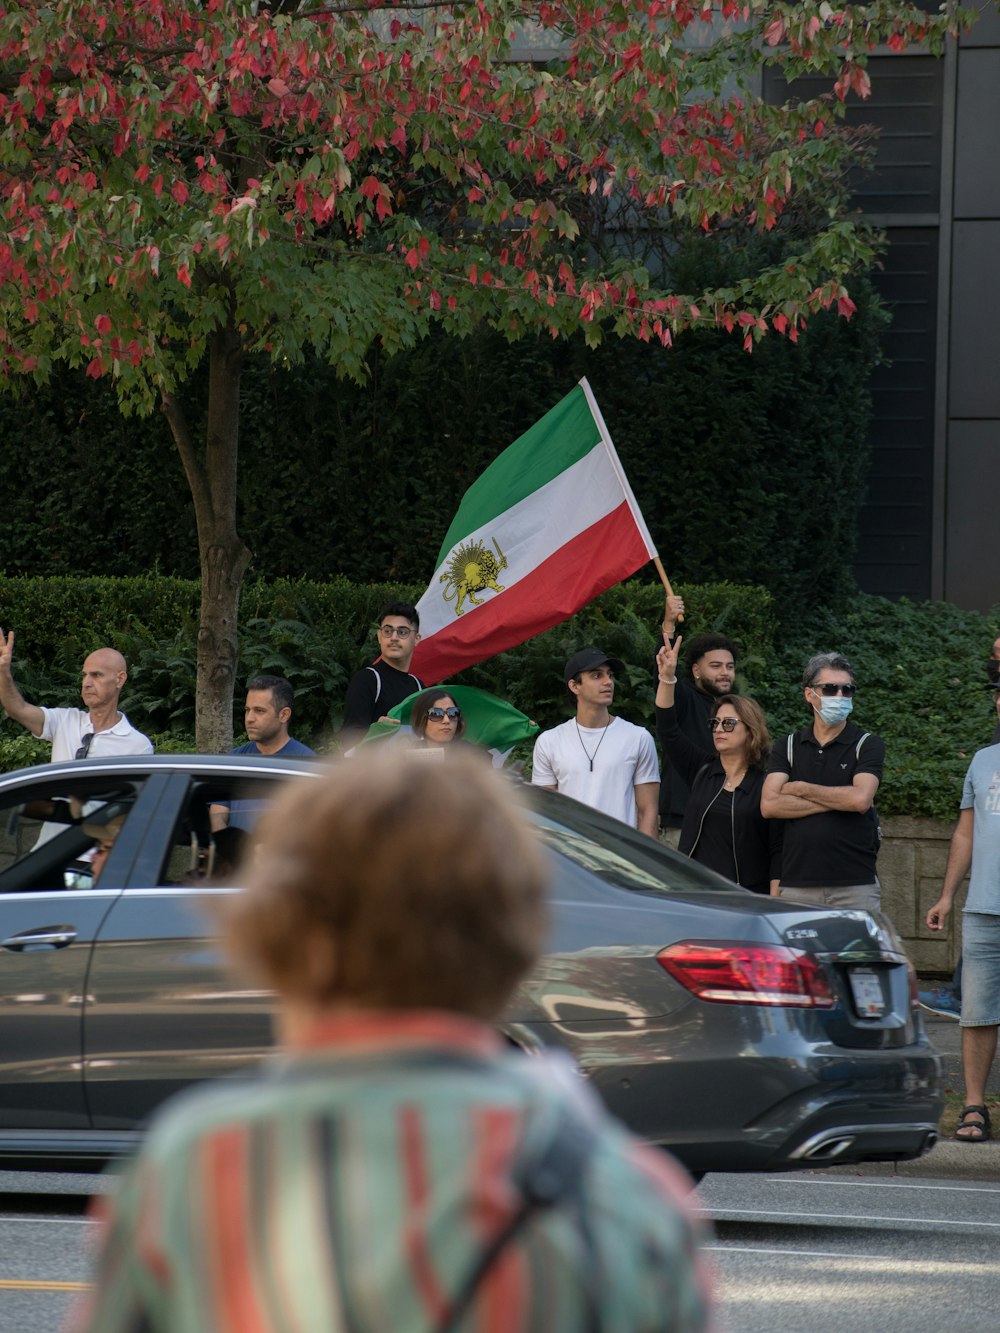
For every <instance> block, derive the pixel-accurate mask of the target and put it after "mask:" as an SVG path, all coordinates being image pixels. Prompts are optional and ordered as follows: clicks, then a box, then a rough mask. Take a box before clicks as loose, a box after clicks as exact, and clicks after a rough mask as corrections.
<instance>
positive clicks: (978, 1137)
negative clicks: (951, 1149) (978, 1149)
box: [955, 1106, 993, 1143]
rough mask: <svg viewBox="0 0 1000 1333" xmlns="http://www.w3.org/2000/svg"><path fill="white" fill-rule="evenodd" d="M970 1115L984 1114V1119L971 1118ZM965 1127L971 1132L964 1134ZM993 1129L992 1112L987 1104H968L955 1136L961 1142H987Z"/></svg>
mask: <svg viewBox="0 0 1000 1333" xmlns="http://www.w3.org/2000/svg"><path fill="white" fill-rule="evenodd" d="M970 1115H979V1116H982V1120H969V1119H968V1118H967V1117H968V1116H970ZM963 1129H967V1130H968V1131H969V1133H968V1134H963V1133H962V1130H963ZM992 1129H993V1126H992V1125H991V1124H990V1113H989V1111H988V1110H987V1109H986V1107H985V1106H966V1107H964V1108H963V1110H962V1115H961V1118H960V1119H959V1122H958V1128H957V1129H956V1130H955V1138H956V1139H957V1140H958V1142H959V1143H985V1142H986V1140H987V1139H988V1138H990V1137H991V1133H992Z"/></svg>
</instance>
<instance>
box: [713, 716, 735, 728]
mask: <svg viewBox="0 0 1000 1333" xmlns="http://www.w3.org/2000/svg"><path fill="white" fill-rule="evenodd" d="M740 721H741V719H740V718H738V717H713V718H712V720H711V721H710V722H709V724H708V729H709V731H717V730H718V728H719V727H721V728H722V730H723V731H735V730H736V727H737V725H738V723H739V722H740Z"/></svg>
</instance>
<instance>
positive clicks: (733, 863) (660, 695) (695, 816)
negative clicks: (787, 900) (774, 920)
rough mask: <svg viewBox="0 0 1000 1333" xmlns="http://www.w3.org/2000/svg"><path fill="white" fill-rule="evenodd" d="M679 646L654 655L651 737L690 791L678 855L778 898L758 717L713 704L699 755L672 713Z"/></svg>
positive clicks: (729, 698) (737, 702) (742, 703)
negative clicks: (763, 805)
mask: <svg viewBox="0 0 1000 1333" xmlns="http://www.w3.org/2000/svg"><path fill="white" fill-rule="evenodd" d="M680 645H681V639H680V638H678V639H677V640H676V642H675V643H674V645H673V647H672V648H671V647H663V648H661V649H660V651H659V653H658V654H657V656H656V665H657V671H658V676H659V683H658V685H657V690H656V734H657V737H658V739H659V741H660V745H661V746H662V747H663V751H664V753H665V754H666V755H669V757H670V762H671V764H672V765H673V766H674V768H676V769H677V771H678V772H679V773H680V775H681V777H682V778H683V779H684V781H685V782H686V783H687V784H688V786H689V787H690V788H691V795H690V797H689V798H688V803H687V809H686V810H685V812H684V823H683V826H682V828H681V837H680V843H679V850H680V851H681V852H683V853H684V854H685V855H686V856H690V857H691V859H692V860H693V861H697V862H698V863H699V864H700V865H703V866H707V867H708V868H709V869H710V870H715V871H717V872H718V874H720V875H724V876H725V877H726V879H731V880H733V882H734V883H736V884H741V885H742V886H743V887H744V888H746V889H750V890H752V891H753V892H754V893H777V891H778V881H779V879H780V876H781V834H782V828H783V825H782V822H781V820H780V819H764V817H763V816H762V815H761V813H760V790H761V787H762V786H763V785H764V777H765V770H764V765H765V764H766V762H767V756H768V755H769V753H770V750H771V738H770V736H769V735H768V732H767V722H766V720H765V718H764V713H763V710H762V709H761V707H760V704H758V703H757V702H756V701H755V700H753V699H748V698H746V697H745V696H743V695H740V694H726V695H723V696H722V697H721V698H719V699H717V700H715V704H714V711H713V716H712V718H711V720H710V722H709V724H708V725H709V727H710V728H711V730H710V731H709V732H707V734H706V736H705V746H704V748H701V747H699V746H697V745H695V744H693V743H692V742H691V741H690V740H688V738H687V737H686V736H685V735H684V734H683V733H682V732H681V730H680V728H679V727H678V725H677V718H676V713H675V710H674V687H675V686H676V684H677V654H678V651H679V649H680Z"/></svg>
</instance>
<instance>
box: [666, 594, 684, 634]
mask: <svg viewBox="0 0 1000 1333" xmlns="http://www.w3.org/2000/svg"><path fill="white" fill-rule="evenodd" d="M683 619H684V598H683V597H677V596H675V595H674V594H673V593H672V592H671V593H667V599H666V602H665V604H664V607H663V638H664V641H666V640H667V639H669V638H670V637H671V636H672V634H673V632H674V626H675V625H676V624H677V621H678V620H683Z"/></svg>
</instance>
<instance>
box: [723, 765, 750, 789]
mask: <svg viewBox="0 0 1000 1333" xmlns="http://www.w3.org/2000/svg"><path fill="white" fill-rule="evenodd" d="M746 775H747V771H746V769H745V768H744V769H743V771H742V772H741V773H738V774H737V775H736V777H734V778H730V777H727V778H726V780H725V782H724V783H723V784H722V785H723V787H725V789H726V791H735V790H736V788H737V787H738V786H739V785H740V783H741V782H742V781H743V779H744V778H745V777H746Z"/></svg>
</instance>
